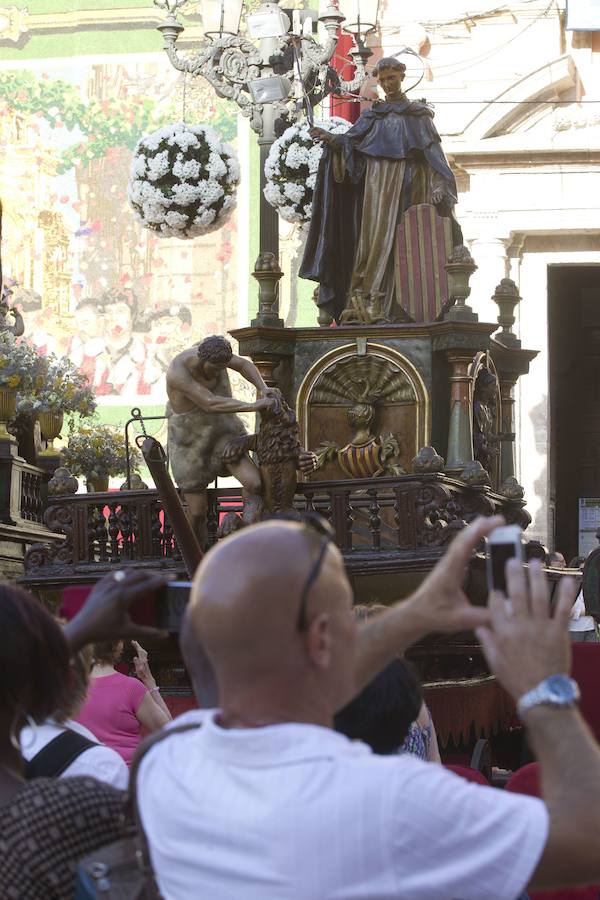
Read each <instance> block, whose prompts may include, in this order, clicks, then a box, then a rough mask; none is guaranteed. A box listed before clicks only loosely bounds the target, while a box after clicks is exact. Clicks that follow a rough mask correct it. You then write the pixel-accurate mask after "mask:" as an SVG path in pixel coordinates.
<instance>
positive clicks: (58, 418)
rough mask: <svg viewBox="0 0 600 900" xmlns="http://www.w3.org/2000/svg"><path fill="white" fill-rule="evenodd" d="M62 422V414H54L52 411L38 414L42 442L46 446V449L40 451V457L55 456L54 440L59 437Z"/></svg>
mask: <svg viewBox="0 0 600 900" xmlns="http://www.w3.org/2000/svg"><path fill="white" fill-rule="evenodd" d="M63 420H64V416H63V413H61V412H55V411H54V410H51V411H50V412H40V413H38V422H39V423H40V431H41V436H42V440H43V441H46V445H47V446H46V449H45V450H42V452H41V454H40V455H41V456H56V454H57V451H56V449H55V448H54V440H55V438H57V437H60V432H61V429H62V426H63Z"/></svg>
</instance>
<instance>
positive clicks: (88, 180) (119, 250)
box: [0, 0, 314, 425]
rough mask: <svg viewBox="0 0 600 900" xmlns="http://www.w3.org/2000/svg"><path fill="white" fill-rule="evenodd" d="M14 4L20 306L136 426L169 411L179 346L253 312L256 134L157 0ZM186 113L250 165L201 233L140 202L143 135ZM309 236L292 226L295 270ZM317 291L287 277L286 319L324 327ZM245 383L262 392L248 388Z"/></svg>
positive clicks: (7, 207) (2, 68) (286, 233)
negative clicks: (170, 28)
mask: <svg viewBox="0 0 600 900" xmlns="http://www.w3.org/2000/svg"><path fill="white" fill-rule="evenodd" d="M12 10H13V12H12V13H11V14H10V16H7V17H5V19H3V17H2V16H1V15H0V197H1V199H2V203H3V206H4V225H3V243H2V258H3V265H4V273H5V280H6V281H7V282H9V283H11V284H12V286H13V292H14V293H13V302H14V303H15V304H18V305H19V306H20V308H21V310H22V312H23V315H24V318H25V323H26V334H27V336H28V337H29V338H31V339H32V340H33V341H34V342H35V343H36V344H37V345H38V346H39V347H40V348H42V349H44V350H46V351H48V352H50V351H53V352H56V353H58V354H66V355H68V356H69V357H70V358H71V359H72V360H73V361H74V362H75V363H76V364H77V365H79V366H81V367H82V368H83V369H84V370H85V371H86V372H87V373H88V374H89V376H90V377H91V378H92V380H93V382H94V384H95V387H96V391H97V394H98V396H99V401H100V409H101V417H102V419H103V420H104V421H106V422H113V423H115V424H121V425H122V424H123V423H124V422H125V421H126V420H127V419H128V418H129V411H130V409H131V408H132V406H140V407H141V408H142V410H143V411H144V412H145V413H147V414H149V415H150V414H153V413H155V414H157V413H161V412H162V410H163V406H164V399H165V393H164V374H165V370H166V367H167V365H168V363H169V361H170V359H171V358H172V357H173V355H174V354H176V353H177V352H178V351H179V350H180V349H183V348H184V347H186V346H189V345H191V344H192V343H194V341H197V340H199V339H201V338H202V337H203V336H205V335H206V334H213V333H226V332H227V330H228V329H230V328H234V327H236V326H238V325H243V324H247V323H248V322H249V319H250V318H251V316H252V314H253V312H254V308H255V306H256V286H255V284H254V283H253V282H251V281H250V280H249V272H250V270H251V269H252V264H253V262H254V259H255V257H256V255H257V253H258V238H257V222H258V215H257V213H258V174H259V173H258V152H257V146H256V140H255V137H254V135H252V134H251V132H250V131H249V128H248V124H247V122H246V120H244V119H242V118H241V117H239V118H238V115H237V108H236V107H235V106H234V105H232V104H229V103H227V102H225V101H220V100H218V98H217V97H216V95H215V94H214V92H213V91H212V89H211V88H210V87H209V86H208V85H207V84H206V82H204V81H203V80H201V79H192V78H191V77H190V76H187V78H185V77H184V76H183V75H181V74H180V73H177V72H175V70H173V69H172V68H171V66H170V64H169V63H168V60H167V59H166V57H165V55H164V54H163V53H162V52H161V50H160V47H161V39H160V36H159V35H158V34H157V33H156V30H155V26H156V24H157V22H158V21H160V18H161V13H159V12H158V11H157V10H156V9H154V8H153V7H152V4H151V3H148V2H146V0H144V2H139V0H137V2H136V0H129V2H127V0H121V2H118V0H117V2H115V0H100V2H93V3H92V2H90V0H76V2H72V0H71V2H69V0H62V2H59V0H36V2H31V0H29V2H27V3H25V2H17V3H16V5H15V6H14V7H12ZM194 29H196V30H198V24H197V22H196V24H194V19H193V17H192V19H191V20H190V22H189V28H188V30H189V31H190V33H192V34H193V33H194ZM186 33H187V31H186ZM184 115H185V120H186V121H187V122H190V123H205V124H210V125H212V127H214V128H215V129H216V131H217V132H218V133H219V135H220V137H221V138H222V139H223V140H225V141H227V142H229V143H231V144H232V145H233V146H234V147H235V149H236V151H237V152H238V154H239V156H240V161H241V164H242V185H241V188H240V192H239V197H238V208H237V209H236V211H235V212H234V214H233V215H232V217H231V218H230V219H229V221H228V222H227V224H226V225H225V226H224V227H223V228H222V229H221V230H219V231H216V232H214V233H212V234H209V235H206V236H204V237H200V238H196V239H194V240H187V241H184V240H178V239H174V238H160V237H157V236H156V235H155V234H154V233H152V232H150V231H148V230H146V229H144V228H142V226H141V225H140V224H139V223H138V222H137V221H136V220H135V218H134V215H133V212H132V211H131V209H130V206H129V203H128V200H127V183H128V179H129V167H130V161H131V154H132V150H133V148H134V146H135V144H136V141H137V140H138V138H139V137H141V136H142V135H144V134H148V133H149V132H151V131H153V130H154V129H156V128H158V127H160V126H162V125H165V124H169V123H173V122H177V121H181V120H182V118H183V117H184ZM251 223H252V224H251ZM300 244H301V235H300V234H299V232H298V229H297V228H296V227H294V226H287V225H286V226H285V229H282V265H283V266H284V268H285V269H286V271H287V272H288V273H290V272H292V273H293V271H295V270H296V269H297V265H298V261H299V253H300V249H301V247H300ZM311 290H312V287H311V286H308V285H307V286H306V289H305V290H304V291H302V287H301V289H300V297H299V296H298V288H297V286H296V285H295V283H294V279H293V278H290V275H289V274H288V277H287V279H286V281H285V283H284V286H283V292H282V293H283V297H282V307H283V314H284V316H285V317H286V319H287V322H288V324H300V323H304V322H306V323H311V322H313V321H314V313H312V310H311V304H310V293H311ZM236 392H237V394H238V395H239V396H242V397H243V398H244V399H250V396H251V390H250V388H249V386H247V385H246V384H245V383H244V382H242V383H241V384H239V385H237V386H236Z"/></svg>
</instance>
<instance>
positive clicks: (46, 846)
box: [0, 571, 166, 900]
mask: <svg viewBox="0 0 600 900" xmlns="http://www.w3.org/2000/svg"><path fill="white" fill-rule="evenodd" d="M116 574H118V575H120V576H121V577H120V578H119V579H117V578H116V577H115V575H110V576H107V577H106V578H104V579H102V581H100V582H98V584H97V585H96V587H95V588H94V590H93V591H92V593H91V594H90V596H89V598H88V600H87V603H86V605H85V607H84V609H83V610H82V611H81V612H80V613H79V614H78V615H77V616H76V617H75V618H74V619H73V620H72V622H70V623H69V624H68V625H67V626H65V629H64V631H63V630H61V628H60V626H59V625H58V624H57V623H56V622H55V621H54V619H53V618H52V617H51V616H50V615H49V614H48V613H47V612H46V610H45V609H44V608H43V606H42V605H41V603H39V601H38V600H36V599H35V598H34V597H32V596H31V595H30V594H28V593H26V592H25V591H23V590H21V589H19V588H17V587H13V586H12V585H0V821H1V822H2V828H1V831H0V897H1V898H2V900H72V897H73V892H74V883H75V869H76V865H77V862H78V860H79V859H81V858H82V857H83V856H86V855H87V854H89V853H91V852H92V851H94V850H96V849H97V848H98V847H101V846H103V845H105V844H108V843H111V842H112V841H115V840H117V839H118V838H119V837H121V836H122V817H123V797H124V795H123V793H122V792H121V791H118V790H116V789H115V788H113V787H110V786H109V785H107V784H102V783H100V782H99V781H96V780H95V779H93V778H65V779H51V778H37V779H34V780H33V781H25V780H24V777H23V760H22V757H21V753H20V747H19V738H20V733H21V730H22V728H23V726H24V725H25V724H26V723H27V724H29V725H30V726H31V727H32V728H35V726H36V724H37V723H39V722H43V721H44V720H45V719H47V718H48V716H50V715H51V714H52V713H53V712H54V711H55V710H57V709H66V708H67V707H68V705H69V702H70V695H71V690H72V666H71V663H70V656H71V653H72V652H75V651H77V650H80V649H81V648H82V647H84V646H85V645H86V644H88V643H91V642H92V641H94V640H101V639H105V638H107V637H109V636H111V635H121V636H123V637H129V636H131V635H132V634H138V635H139V636H144V635H148V636H150V635H151V636H153V637H156V635H157V632H156V631H155V630H154V629H150V628H147V627H142V626H137V625H134V624H133V623H132V622H131V619H130V617H129V612H128V610H129V606H130V605H131V604H132V603H133V602H134V600H136V599H137V598H139V597H140V596H147V595H148V594H150V593H152V592H154V591H156V590H158V589H159V588H160V587H161V586H162V585H164V584H165V582H166V579H165V578H164V577H162V576H160V575H157V574H149V573H144V572H139V571H136V572H132V573H127V574H126V575H125V574H124V573H116Z"/></svg>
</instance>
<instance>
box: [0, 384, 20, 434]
mask: <svg viewBox="0 0 600 900" xmlns="http://www.w3.org/2000/svg"><path fill="white" fill-rule="evenodd" d="M16 412H17V391H16V390H15V388H8V387H0V441H14V437H13V435H12V434H9V433H8V431H7V430H6V424H7V422H8V421H9V419H12V418H13V417H14V416H15V415H16Z"/></svg>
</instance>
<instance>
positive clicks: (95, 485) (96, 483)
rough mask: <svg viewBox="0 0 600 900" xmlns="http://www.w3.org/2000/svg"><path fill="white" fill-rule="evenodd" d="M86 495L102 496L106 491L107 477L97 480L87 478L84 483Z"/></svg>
mask: <svg viewBox="0 0 600 900" xmlns="http://www.w3.org/2000/svg"><path fill="white" fill-rule="evenodd" d="M86 487H87V489H88V494H103V493H106V491H107V490H108V475H105V476H103V477H99V478H88V479H87V481H86Z"/></svg>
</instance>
